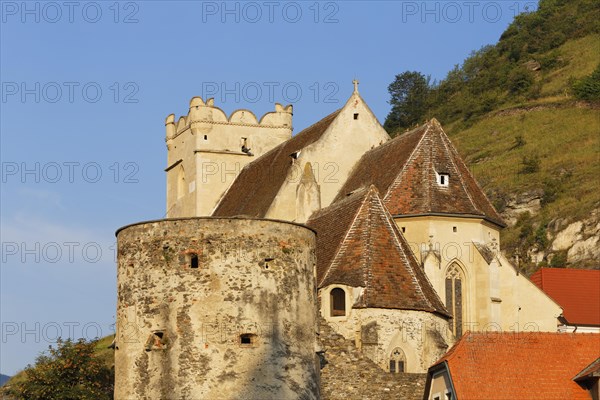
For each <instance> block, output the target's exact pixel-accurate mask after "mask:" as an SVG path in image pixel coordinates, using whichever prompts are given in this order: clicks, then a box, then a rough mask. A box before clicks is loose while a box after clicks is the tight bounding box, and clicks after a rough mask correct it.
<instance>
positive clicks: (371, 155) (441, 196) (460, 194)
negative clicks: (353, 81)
mask: <svg viewBox="0 0 600 400" xmlns="http://www.w3.org/2000/svg"><path fill="white" fill-rule="evenodd" d="M436 173H437V174H448V175H449V183H448V185H447V186H442V185H439V184H438V183H437V178H436ZM369 185H375V187H377V189H378V190H379V192H380V193H381V194H382V197H383V200H384V203H385V205H386V207H387V209H388V210H389V211H390V213H391V214H392V215H394V216H397V215H423V214H453V215H465V216H480V217H483V218H485V219H487V220H489V221H491V222H493V223H495V224H497V225H499V226H505V224H504V222H503V221H502V218H501V217H500V215H499V214H498V213H497V212H496V210H495V209H494V207H493V206H492V204H491V203H490V201H489V200H488V199H487V197H486V196H485V194H484V193H483V191H482V190H481V188H480V187H479V185H478V184H477V182H476V181H475V179H474V178H473V176H472V175H471V173H470V172H469V169H468V168H467V166H466V165H465V163H464V162H463V161H462V159H461V157H460V155H459V154H458V152H457V151H456V149H455V148H454V146H452V143H451V142H450V139H448V136H446V134H445V133H444V131H443V129H442V127H441V125H440V124H439V122H438V121H437V120H435V119H432V120H431V121H429V122H427V123H426V124H425V125H423V126H420V127H418V128H416V129H414V130H412V131H410V132H407V133H404V134H401V135H400V136H397V137H396V138H394V139H392V140H390V141H388V142H387V143H384V144H383V145H381V146H379V147H376V148H374V149H373V150H370V151H368V152H367V153H365V154H364V155H363V157H362V158H361V159H360V161H359V162H358V163H357V165H356V166H355V167H354V169H353V170H352V172H351V174H350V177H349V178H348V180H347V181H346V183H345V184H344V186H343V187H342V189H341V190H340V192H339V193H338V196H337V198H336V200H339V199H341V198H343V197H344V196H346V195H347V194H348V193H350V192H352V191H354V190H356V189H358V188H361V187H367V186H369ZM336 200H334V201H336Z"/></svg>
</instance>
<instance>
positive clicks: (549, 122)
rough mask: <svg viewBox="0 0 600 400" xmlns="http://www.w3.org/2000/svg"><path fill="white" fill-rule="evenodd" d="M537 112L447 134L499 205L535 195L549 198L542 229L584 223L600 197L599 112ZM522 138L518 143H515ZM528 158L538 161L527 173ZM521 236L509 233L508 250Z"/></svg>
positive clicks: (490, 119)
mask: <svg viewBox="0 0 600 400" xmlns="http://www.w3.org/2000/svg"><path fill="white" fill-rule="evenodd" d="M549 107H550V108H538V109H536V108H534V109H532V110H526V109H521V110H511V111H507V112H499V113H491V114H490V115H488V116H487V117H485V118H482V119H480V120H479V121H478V122H477V123H475V124H474V125H473V126H471V127H470V128H468V129H461V130H456V131H454V130H453V128H452V127H451V126H450V127H448V131H449V133H450V134H451V138H452V141H453V142H454V144H455V145H456V147H457V148H458V150H459V152H460V153H461V155H462V156H463V157H464V158H465V161H466V162H467V164H468V165H469V166H470V168H471V170H472V172H473V174H474V175H475V177H476V179H477V180H478V182H479V183H480V185H481V186H482V187H483V189H484V190H485V191H486V192H488V193H489V194H491V197H492V200H496V201H495V203H496V204H497V205H498V204H499V203H500V204H501V202H502V200H503V199H502V197H505V198H507V197H508V196H509V194H513V195H516V194H520V193H523V192H526V191H528V190H532V189H541V190H544V191H545V193H546V196H548V195H549V194H551V193H552V192H555V193H554V194H553V198H547V200H548V202H547V203H546V204H544V205H543V208H542V213H540V215H537V216H534V222H537V223H538V224H539V223H540V221H542V219H544V220H546V221H548V220H552V219H553V218H557V217H562V218H564V217H567V218H572V219H577V218H584V217H585V216H586V215H588V214H589V212H590V211H591V210H592V209H593V208H594V207H598V203H599V196H598V193H600V180H599V179H598V177H599V175H600V167H599V159H600V115H599V113H598V110H594V109H591V108H578V107H576V105H575V104H574V103H571V104H570V105H569V104H562V105H560V106H559V107H560V108H553V106H549ZM517 138H519V139H517ZM526 157H530V158H531V157H538V158H539V162H540V165H539V170H538V171H537V172H533V173H523V172H522V169H523V160H524V159H525V158H526ZM517 239H518V234H516V233H515V232H514V229H511V228H508V229H507V230H506V231H505V234H504V235H503V240H504V244H505V247H506V246H508V247H509V248H511V247H514V246H516V243H515V242H516V240H517Z"/></svg>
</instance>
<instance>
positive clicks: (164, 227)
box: [115, 218, 319, 399]
mask: <svg viewBox="0 0 600 400" xmlns="http://www.w3.org/2000/svg"><path fill="white" fill-rule="evenodd" d="M315 241H316V239H315V233H314V232H313V231H312V230H310V229H308V228H306V227H304V226H301V225H297V224H293V223H288V222H283V221H274V220H257V219H243V218H178V219H166V220H157V221H150V222H143V223H139V224H133V225H129V226H126V227H124V228H121V229H120V230H119V231H117V243H118V271H117V279H118V301H117V337H116V343H115V345H116V348H115V375H116V381H115V398H117V399H134V398H135V399H159V398H160V399H217V398H218V399H238V398H253V399H259V398H260V399H269V398H271V399H276V398H277V399H279V398H281V399H284V398H285V399H291V398H297V399H316V398H319V366H318V357H317V355H316V350H317V334H316V326H317V323H316V316H317V309H316V284H315V268H316V267H315V263H316V258H315Z"/></svg>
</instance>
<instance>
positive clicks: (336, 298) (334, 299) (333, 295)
mask: <svg viewBox="0 0 600 400" xmlns="http://www.w3.org/2000/svg"><path fill="white" fill-rule="evenodd" d="M329 302H330V303H331V316H332V317H339V316H343V315H346V292H345V291H344V289H340V288H335V289H332V290H331V292H330V293H329Z"/></svg>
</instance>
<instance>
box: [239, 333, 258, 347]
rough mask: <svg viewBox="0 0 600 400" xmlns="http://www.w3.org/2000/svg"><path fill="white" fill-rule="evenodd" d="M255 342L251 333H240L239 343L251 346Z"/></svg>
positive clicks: (254, 337)
mask: <svg viewBox="0 0 600 400" xmlns="http://www.w3.org/2000/svg"><path fill="white" fill-rule="evenodd" d="M255 343H256V335H254V334H252V333H243V334H241V335H240V345H242V346H252V345H254V344H255Z"/></svg>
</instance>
